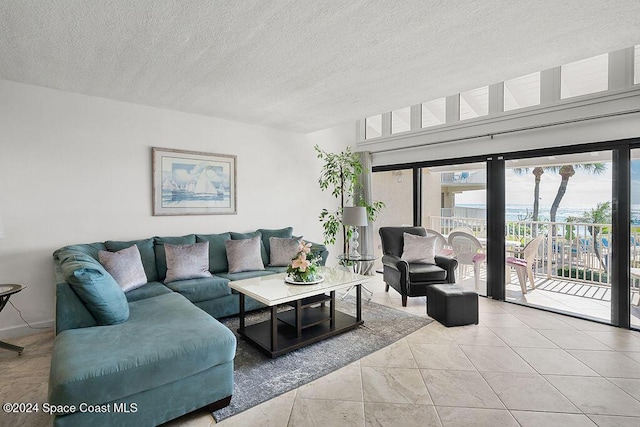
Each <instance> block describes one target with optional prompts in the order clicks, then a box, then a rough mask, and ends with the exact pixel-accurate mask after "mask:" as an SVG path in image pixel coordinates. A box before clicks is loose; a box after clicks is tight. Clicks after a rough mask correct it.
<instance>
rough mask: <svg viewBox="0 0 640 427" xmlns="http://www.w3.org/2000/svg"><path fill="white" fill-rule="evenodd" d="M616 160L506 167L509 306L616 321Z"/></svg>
mask: <svg viewBox="0 0 640 427" xmlns="http://www.w3.org/2000/svg"><path fill="white" fill-rule="evenodd" d="M611 158H612V152H611V151H594V152H586V153H576V154H569V155H558V156H545V157H535V158H527V159H515V160H510V161H508V162H506V171H505V183H506V187H505V188H506V191H505V196H506V209H505V221H506V245H505V250H506V252H507V253H506V256H507V258H506V264H507V266H508V271H507V280H506V282H507V283H506V299H507V300H509V301H515V302H518V303H522V304H527V305H531V306H536V307H543V308H546V309H551V310H555V311H561V312H567V313H572V314H577V315H580V316H583V317H588V318H592V319H597V320H601V321H606V322H610V321H611V285H612V284H611V262H610V261H611V256H612V246H611V237H612V234H613V232H614V230H613V228H612V224H611V222H612V221H611V209H612V205H611V202H612V160H611ZM529 272H531V273H532V274H529ZM532 280H533V283H531V281H532Z"/></svg>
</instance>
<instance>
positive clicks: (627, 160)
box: [373, 138, 640, 329]
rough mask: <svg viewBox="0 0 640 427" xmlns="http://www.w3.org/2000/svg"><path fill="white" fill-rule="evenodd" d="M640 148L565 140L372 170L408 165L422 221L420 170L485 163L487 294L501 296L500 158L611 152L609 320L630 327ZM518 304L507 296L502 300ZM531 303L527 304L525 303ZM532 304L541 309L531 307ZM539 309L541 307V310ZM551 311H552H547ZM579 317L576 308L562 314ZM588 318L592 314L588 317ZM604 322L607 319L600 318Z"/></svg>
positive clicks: (631, 143) (635, 141) (634, 142)
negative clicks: (634, 155)
mask: <svg viewBox="0 0 640 427" xmlns="http://www.w3.org/2000/svg"><path fill="white" fill-rule="evenodd" d="M637 148H640V138H630V139H623V140H612V141H602V142H595V143H588V144H576V145H567V146H562V147H550V148H544V149H535V150H527V151H517V152H509V153H496V154H492V155H484V156H474V157H463V158H453V159H440V160H435V161H424V162H414V163H409V164H407V163H405V164H396V165H385V166H376V167H374V168H373V172H382V171H391V170H398V169H412V170H413V192H414V193H413V213H414V215H413V216H414V225H415V226H421V225H422V224H421V222H422V220H421V218H422V215H421V213H422V202H421V201H422V195H421V193H422V191H421V182H422V181H421V169H422V168H425V167H434V166H450V165H459V164H463V163H477V162H486V169H487V296H489V297H492V298H493V299H497V300H501V301H505V286H506V285H505V279H506V277H505V268H504V263H505V247H504V243H505V236H504V230H505V199H506V196H505V161H508V160H517V159H522V158H530V157H543V156H553V155H566V154H577V153H582V152H589V151H611V152H612V180H613V184H612V188H611V192H612V194H611V196H612V198H611V200H612V229H613V234H612V242H611V249H612V253H611V322H610V324H612V325H614V326H618V327H621V328H625V329H637V328H631V323H630V321H631V319H630V316H631V307H630V303H631V301H630V282H629V276H630V274H629V273H630V270H629V269H630V255H629V254H630V223H631V211H630V209H631V192H630V191H631V190H630V188H631V149H637ZM505 302H509V303H512V304H518V303H516V302H512V301H505ZM527 307H530V306H527ZM530 308H532V309H542V308H538V307H530ZM542 310H544V309H542ZM548 311H551V310H548ZM562 314H565V315H568V316H572V317H579V316H577V315H576V314H575V313H562ZM588 320H592V321H596V322H597V320H593V319H588ZM600 323H607V322H600Z"/></svg>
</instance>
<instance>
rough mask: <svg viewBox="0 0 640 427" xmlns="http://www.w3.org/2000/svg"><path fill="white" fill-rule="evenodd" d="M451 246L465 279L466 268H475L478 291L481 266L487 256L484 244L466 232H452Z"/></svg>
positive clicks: (474, 273)
mask: <svg viewBox="0 0 640 427" xmlns="http://www.w3.org/2000/svg"><path fill="white" fill-rule="evenodd" d="M449 246H451V248H452V249H453V253H454V256H455V259H456V260H457V261H458V265H459V266H460V268H461V270H463V271H461V272H460V273H461V274H460V275H461V276H463V277H464V275H465V274H463V273H466V267H467V266H472V267H473V278H474V283H475V288H476V291H477V290H478V287H479V284H480V265H481V264H482V263H483V262H484V261H485V259H486V257H487V256H486V254H485V253H484V252H482V244H481V243H480V241H478V239H477V238H476V237H475V236H474V235H472V234H469V233H466V232H464V231H452V232H451V233H449Z"/></svg>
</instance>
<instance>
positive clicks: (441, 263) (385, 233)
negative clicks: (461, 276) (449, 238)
mask: <svg viewBox="0 0 640 427" xmlns="http://www.w3.org/2000/svg"><path fill="white" fill-rule="evenodd" d="M404 233H408V234H412V235H414V236H422V237H428V236H429V233H428V232H427V231H426V230H425V229H424V228H422V227H380V238H381V240H382V254H383V255H382V264H383V276H384V282H385V285H386V286H385V290H386V291H387V292H388V291H389V286H391V287H392V288H393V289H395V290H396V291H398V292H399V293H400V295H401V296H402V306H403V307H406V306H407V297H417V296H425V295H426V294H427V287H428V286H430V285H435V284H441V283H455V281H456V278H455V269H456V267H457V265H458V262H457V261H456V260H455V259H453V258H451V257H448V256H444V255H440V254H438V253H437V252H436V251H435V249H430V250H427V251H425V252H429V254H428V255H427V258H430V256H431V255H433V261H432V262H408V261H407V260H406V258H407V257H406V256H405V259H403V258H402V256H403V252H404V250H405V242H404ZM434 246H435V241H434ZM405 255H406V254H405ZM412 258H414V257H409V259H410V260H411V259H412ZM421 261H423V260H421ZM433 262H435V263H433Z"/></svg>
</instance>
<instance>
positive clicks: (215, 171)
mask: <svg viewBox="0 0 640 427" xmlns="http://www.w3.org/2000/svg"><path fill="white" fill-rule="evenodd" d="M152 152H153V215H214V214H235V213H237V189H236V171H237V168H236V156H230V155H226V154H212V153H202V152H199V151H184V150H171V149H166V148H158V147H153V149H152Z"/></svg>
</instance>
